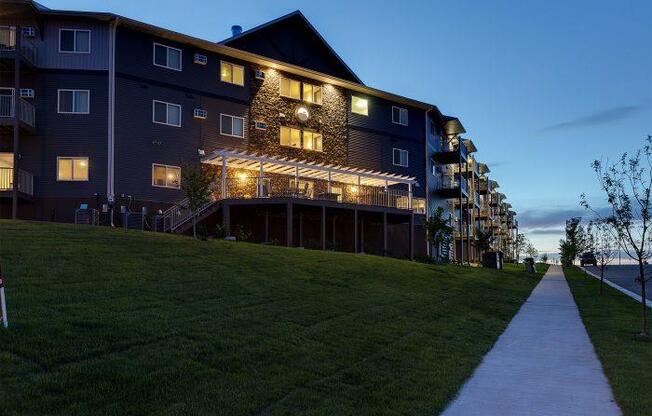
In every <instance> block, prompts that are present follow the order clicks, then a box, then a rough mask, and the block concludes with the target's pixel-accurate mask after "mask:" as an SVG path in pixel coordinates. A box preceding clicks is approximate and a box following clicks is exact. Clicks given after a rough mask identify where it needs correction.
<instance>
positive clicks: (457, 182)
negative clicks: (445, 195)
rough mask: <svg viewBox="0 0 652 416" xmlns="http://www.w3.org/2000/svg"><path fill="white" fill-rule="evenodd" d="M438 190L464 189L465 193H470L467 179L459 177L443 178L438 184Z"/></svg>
mask: <svg viewBox="0 0 652 416" xmlns="http://www.w3.org/2000/svg"><path fill="white" fill-rule="evenodd" d="M436 187H437V189H458V188H460V187H462V191H463V192H464V193H468V189H469V183H468V181H467V180H466V178H462V177H460V176H459V175H455V176H443V177H442V178H441V179H440V180H439V181H438V182H437V184H436Z"/></svg>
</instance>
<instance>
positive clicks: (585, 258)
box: [580, 252, 598, 266]
mask: <svg viewBox="0 0 652 416" xmlns="http://www.w3.org/2000/svg"><path fill="white" fill-rule="evenodd" d="M587 265H592V266H597V265H598V261H597V260H596V259H595V255H594V254H593V253H590V252H589V253H583V254H582V256H581V257H580V266H587Z"/></svg>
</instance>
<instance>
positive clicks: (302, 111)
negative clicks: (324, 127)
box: [296, 107, 310, 123]
mask: <svg viewBox="0 0 652 416" xmlns="http://www.w3.org/2000/svg"><path fill="white" fill-rule="evenodd" d="M296 114H297V119H298V120H299V121H300V122H301V123H305V122H306V121H308V120H309V119H310V112H309V111H308V109H307V108H306V107H299V108H297V112H296Z"/></svg>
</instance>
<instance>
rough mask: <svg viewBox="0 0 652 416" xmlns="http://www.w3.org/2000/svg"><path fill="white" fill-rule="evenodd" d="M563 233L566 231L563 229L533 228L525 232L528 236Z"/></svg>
mask: <svg viewBox="0 0 652 416" xmlns="http://www.w3.org/2000/svg"><path fill="white" fill-rule="evenodd" d="M565 232H566V230H565V229H564V228H534V229H531V230H530V229H528V230H527V231H526V233H527V234H530V235H557V234H564V233H565Z"/></svg>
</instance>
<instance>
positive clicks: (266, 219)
mask: <svg viewBox="0 0 652 416" xmlns="http://www.w3.org/2000/svg"><path fill="white" fill-rule="evenodd" d="M265 242H266V243H269V206H267V205H265Z"/></svg>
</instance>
